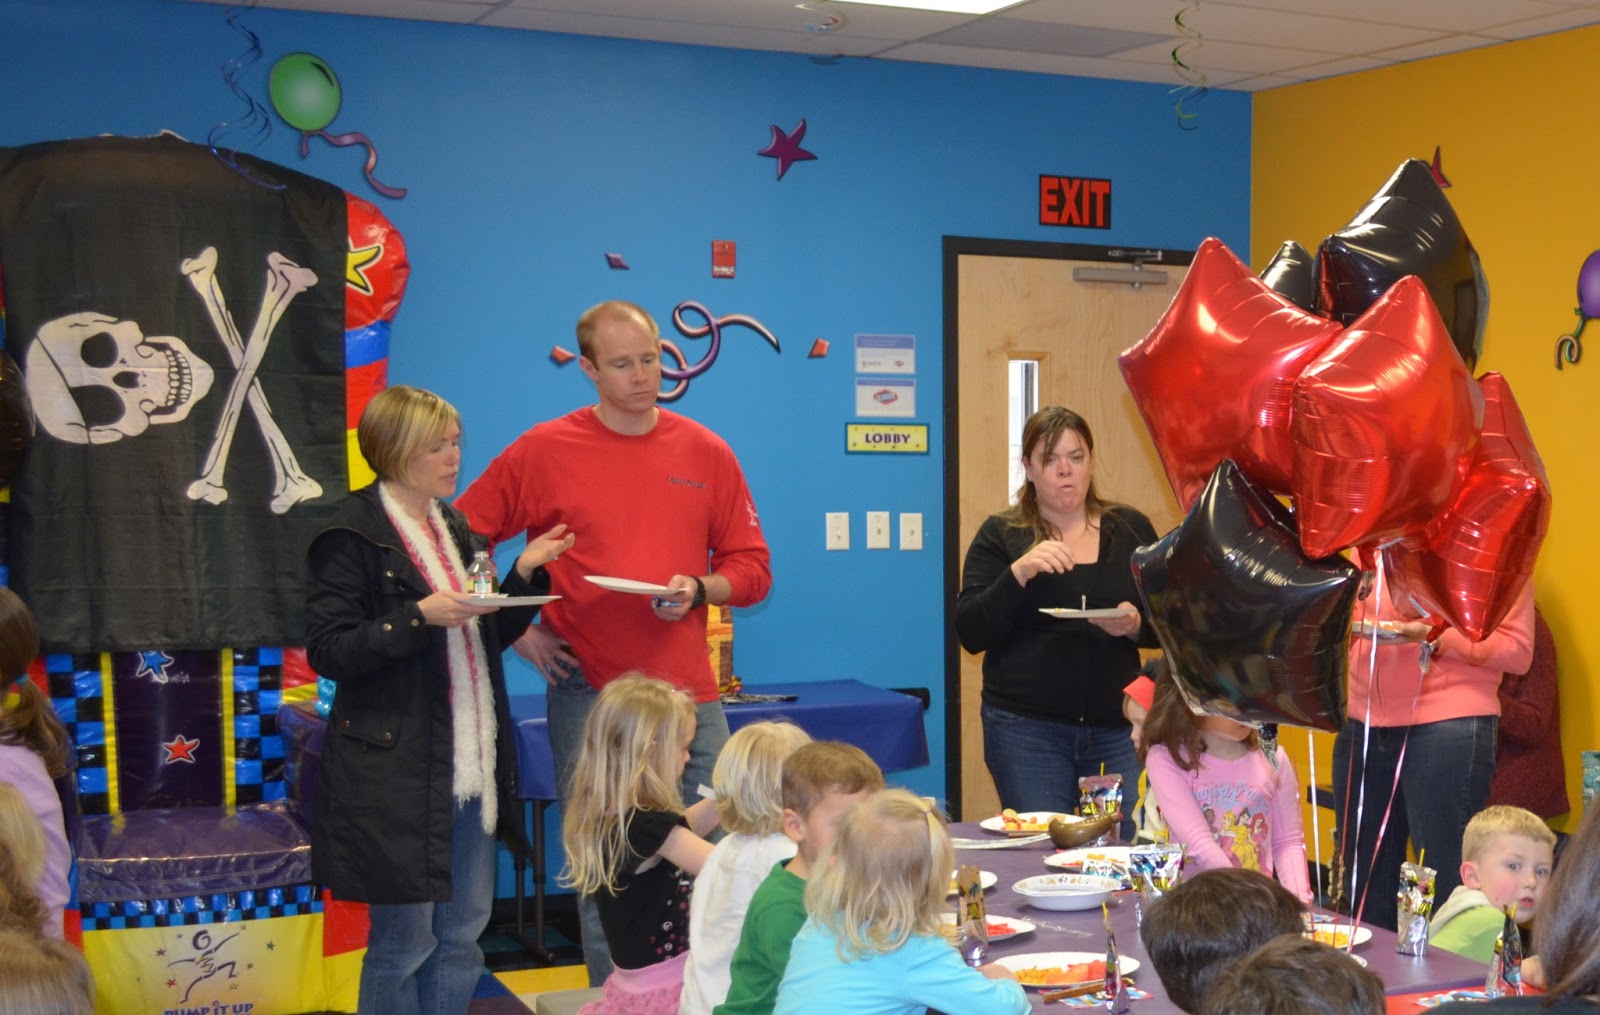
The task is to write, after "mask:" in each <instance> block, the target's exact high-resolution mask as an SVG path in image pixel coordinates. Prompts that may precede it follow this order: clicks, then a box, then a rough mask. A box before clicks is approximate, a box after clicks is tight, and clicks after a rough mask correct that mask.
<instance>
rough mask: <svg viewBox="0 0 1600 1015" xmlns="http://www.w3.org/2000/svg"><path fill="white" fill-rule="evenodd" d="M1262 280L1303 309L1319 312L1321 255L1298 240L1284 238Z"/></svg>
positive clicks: (1263, 273)
mask: <svg viewBox="0 0 1600 1015" xmlns="http://www.w3.org/2000/svg"><path fill="white" fill-rule="evenodd" d="M1261 281H1263V282H1265V283H1266V284H1267V287H1268V288H1270V289H1271V290H1272V291H1273V292H1276V293H1277V294H1278V295H1279V296H1282V297H1283V298H1284V299H1287V300H1288V301H1289V302H1290V303H1293V304H1294V305H1295V306H1297V307H1299V308H1300V309H1301V310H1304V311H1307V312H1309V313H1316V310H1317V259H1316V258H1315V257H1313V256H1311V251H1309V250H1307V249H1306V248H1305V247H1302V246H1301V245H1300V244H1298V243H1296V242H1295V241H1293V240H1284V241H1283V246H1281V247H1279V248H1278V252H1277V253H1276V254H1273V255H1272V260H1270V261H1268V262H1267V267H1266V268H1265V270H1263V271H1262V272H1261Z"/></svg>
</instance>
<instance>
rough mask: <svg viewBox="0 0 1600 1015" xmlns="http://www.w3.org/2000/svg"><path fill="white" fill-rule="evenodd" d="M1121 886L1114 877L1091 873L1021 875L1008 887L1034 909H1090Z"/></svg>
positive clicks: (1109, 896)
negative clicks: (1019, 879) (1024, 876)
mask: <svg viewBox="0 0 1600 1015" xmlns="http://www.w3.org/2000/svg"><path fill="white" fill-rule="evenodd" d="M1121 887H1122V882H1121V881H1119V880H1117V879H1116V878H1103V877H1099V876H1098V875H1095V874H1041V875H1039V876H1038V877H1032V878H1023V879H1022V880H1021V881H1018V882H1017V883H1016V884H1014V885H1012V886H1011V890H1012V891H1014V892H1016V893H1017V894H1018V895H1020V896H1022V898H1023V900H1024V901H1026V902H1027V903H1028V905H1030V906H1033V907H1034V908H1036V909H1056V910H1074V909H1094V908H1095V907H1096V906H1099V905H1100V904H1101V903H1102V902H1106V901H1108V900H1109V899H1110V898H1111V894H1112V893H1113V892H1115V891H1116V890H1117V889H1119V888H1121Z"/></svg>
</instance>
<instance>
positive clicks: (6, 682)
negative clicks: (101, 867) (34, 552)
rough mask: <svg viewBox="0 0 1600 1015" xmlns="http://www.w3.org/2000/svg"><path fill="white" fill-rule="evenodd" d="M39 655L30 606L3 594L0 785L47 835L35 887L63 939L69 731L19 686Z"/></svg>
mask: <svg viewBox="0 0 1600 1015" xmlns="http://www.w3.org/2000/svg"><path fill="white" fill-rule="evenodd" d="M38 654H39V627H38V625H37V624H36V623H35V622H34V619H33V614H32V613H31V612H29V610H28V605H27V604H26V603H24V602H23V601H22V599H21V598H20V597H19V596H18V595H17V594H16V593H15V592H12V591H11V590H10V589H6V588H0V783H9V784H10V785H12V786H15V787H16V788H17V790H18V791H19V792H20V793H21V794H22V798H23V800H25V801H26V802H27V806H28V809H29V810H31V811H32V812H33V815H34V817H36V818H38V820H39V825H40V827H41V828H43V829H44V836H45V853H44V867H43V870H42V871H41V872H40V873H39V876H38V883H37V884H36V885H35V886H34V887H35V891H36V893H37V894H38V896H39V898H40V899H41V900H42V901H43V902H44V904H45V906H46V908H47V910H48V913H47V915H46V919H45V927H44V932H45V933H46V934H47V935H49V936H51V937H60V936H61V934H62V915H63V913H64V912H65V910H66V905H67V898H68V893H67V872H68V870H69V869H70V868H71V866H72V851H71V850H70V849H69V848H68V846H67V832H66V825H65V823H64V822H63V820H62V816H61V798H60V797H59V796H58V795H57V794H56V787H55V782H54V780H55V779H58V778H60V777H61V776H63V775H65V774H66V773H67V769H68V754H67V750H68V744H67V731H66V728H65V727H63V726H62V725H61V722H60V720H58V719H57V718H56V714H55V710H54V709H52V708H51V707H50V699H49V698H46V697H45V696H44V693H43V692H42V691H40V690H39V689H38V688H37V687H35V686H34V685H33V684H32V683H30V682H28V681H27V680H26V679H20V680H19V678H26V676H27V671H28V664H29V663H30V662H32V661H33V658H34V656H37V655H38ZM14 682H15V683H14Z"/></svg>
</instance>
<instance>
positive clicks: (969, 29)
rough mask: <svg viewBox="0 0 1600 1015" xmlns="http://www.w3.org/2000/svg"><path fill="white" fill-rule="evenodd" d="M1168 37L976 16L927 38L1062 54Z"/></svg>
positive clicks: (1102, 51) (1094, 52)
mask: <svg viewBox="0 0 1600 1015" xmlns="http://www.w3.org/2000/svg"><path fill="white" fill-rule="evenodd" d="M1165 40H1166V37H1165V36H1161V35H1151V34H1150V33H1148V32H1124V31H1119V30H1117V29H1114V28H1085V27H1082V26H1079V25H1056V24H1050V23H1048V22H1041V21H1022V20H1020V19H1017V18H977V19H975V20H973V21H970V22H968V23H967V24H965V25H961V26H959V27H957V28H952V29H950V30H949V31H946V32H940V33H939V34H937V35H934V36H930V37H929V38H927V39H926V40H924V41H926V42H933V43H938V44H940V45H944V46H977V47H979V48H982V49H1015V50H1021V51H1023V52H1027V53H1056V54H1059V55H1061V56H1105V55H1106V54H1107V53H1120V52H1122V51H1123V50H1128V49H1133V48H1135V47H1138V46H1144V45H1148V44H1150V43H1157V44H1160V43H1163V42H1165Z"/></svg>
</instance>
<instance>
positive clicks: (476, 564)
mask: <svg viewBox="0 0 1600 1015" xmlns="http://www.w3.org/2000/svg"><path fill="white" fill-rule="evenodd" d="M494 580H495V569H494V561H493V560H490V559H489V551H488V550H479V551H478V552H477V554H476V555H474V556H473V558H472V566H471V567H469V568H467V593H468V594H469V595H474V596H492V595H494V586H495V581H494Z"/></svg>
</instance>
